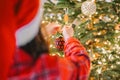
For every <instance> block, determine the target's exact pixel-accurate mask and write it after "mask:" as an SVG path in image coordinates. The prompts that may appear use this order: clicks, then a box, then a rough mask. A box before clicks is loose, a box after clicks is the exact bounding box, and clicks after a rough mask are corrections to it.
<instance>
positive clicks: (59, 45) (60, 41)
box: [55, 37, 65, 51]
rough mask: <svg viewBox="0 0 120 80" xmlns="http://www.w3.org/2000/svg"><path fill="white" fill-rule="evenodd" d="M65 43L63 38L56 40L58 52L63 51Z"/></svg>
mask: <svg viewBox="0 0 120 80" xmlns="http://www.w3.org/2000/svg"><path fill="white" fill-rule="evenodd" d="M64 43H65V41H64V39H63V37H58V38H56V39H55V47H56V48H57V50H59V51H63V49H64Z"/></svg>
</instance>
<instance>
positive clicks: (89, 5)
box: [81, 1, 96, 16]
mask: <svg viewBox="0 0 120 80" xmlns="http://www.w3.org/2000/svg"><path fill="white" fill-rule="evenodd" d="M81 11H82V13H83V14H84V15H86V16H90V15H92V14H94V13H95V12H96V4H95V3H94V2H93V1H85V2H83V3H82V6H81Z"/></svg>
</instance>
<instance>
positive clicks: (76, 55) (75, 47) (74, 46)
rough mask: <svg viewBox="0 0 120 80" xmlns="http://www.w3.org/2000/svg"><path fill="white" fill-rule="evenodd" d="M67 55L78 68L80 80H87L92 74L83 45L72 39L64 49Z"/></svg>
mask: <svg viewBox="0 0 120 80" xmlns="http://www.w3.org/2000/svg"><path fill="white" fill-rule="evenodd" d="M64 51H65V55H66V57H68V58H69V59H70V60H71V61H72V62H73V63H74V64H75V65H76V66H77V71H78V74H77V76H78V80H87V79H88V77H89V73H90V59H89V57H88V54H87V52H86V49H85V48H84V47H83V45H82V44H81V43H80V42H79V41H78V40H77V39H75V38H70V39H69V40H68V41H67V42H66V43H65V47H64Z"/></svg>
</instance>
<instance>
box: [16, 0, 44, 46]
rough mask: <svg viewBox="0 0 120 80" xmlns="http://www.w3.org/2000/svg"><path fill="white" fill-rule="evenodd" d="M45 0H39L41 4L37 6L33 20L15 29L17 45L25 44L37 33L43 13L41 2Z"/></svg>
mask: <svg viewBox="0 0 120 80" xmlns="http://www.w3.org/2000/svg"><path fill="white" fill-rule="evenodd" d="M45 1H46V0H41V5H40V6H39V9H38V13H37V14H36V16H35V17H34V18H33V20H32V21H31V22H30V23H28V24H26V25H24V26H23V27H22V28H20V29H18V30H17V31H16V33H15V36H16V45H17V46H23V45H25V44H27V43H28V42H30V41H31V40H32V39H34V37H35V36H36V35H37V34H38V31H39V27H40V26H39V25H40V22H41V19H42V14H43V4H44V2H45Z"/></svg>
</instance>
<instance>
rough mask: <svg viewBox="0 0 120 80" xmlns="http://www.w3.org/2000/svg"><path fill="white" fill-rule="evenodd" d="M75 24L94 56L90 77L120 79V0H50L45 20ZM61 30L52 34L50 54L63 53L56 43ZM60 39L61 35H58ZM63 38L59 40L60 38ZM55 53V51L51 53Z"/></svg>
mask: <svg viewBox="0 0 120 80" xmlns="http://www.w3.org/2000/svg"><path fill="white" fill-rule="evenodd" d="M66 14H67V16H68V18H69V19H68V24H69V23H72V24H73V25H74V26H73V27H74V31H75V34H74V36H75V37H76V38H78V39H79V40H80V42H81V43H82V44H83V45H84V46H85V47H86V49H87V51H88V53H89V56H90V58H91V63H92V66H91V74H90V78H89V79H90V80H119V79H120V69H119V67H120V0H87V1H86V0H48V2H46V3H45V4H44V16H43V23H48V22H58V23H60V24H63V25H65V19H64V18H65V15H66ZM59 36H62V35H61V34H60V33H58V34H56V35H52V36H51V37H50V51H51V55H54V54H58V55H59V56H62V57H64V55H63V52H62V50H60V49H57V48H56V47H55V45H54V43H55V39H56V38H57V37H59ZM57 39H58V38H57ZM58 41H60V40H58ZM52 53H54V54H52Z"/></svg>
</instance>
